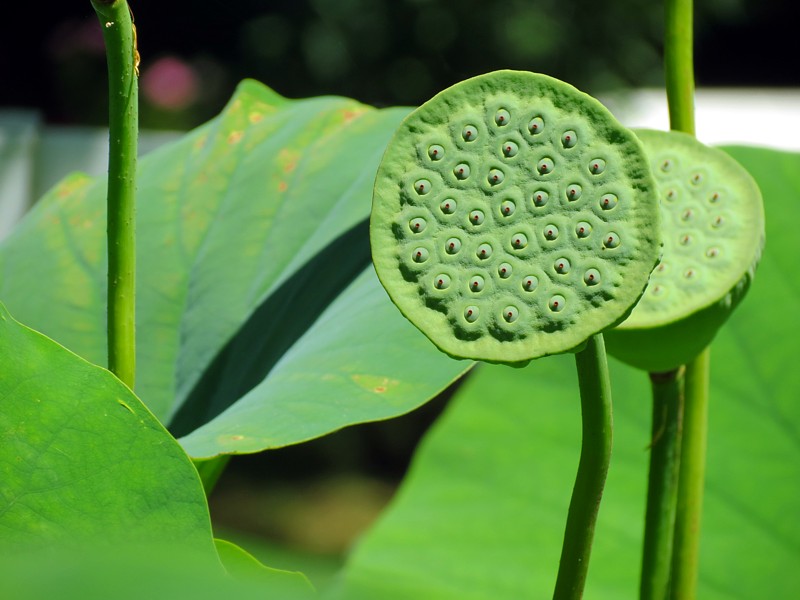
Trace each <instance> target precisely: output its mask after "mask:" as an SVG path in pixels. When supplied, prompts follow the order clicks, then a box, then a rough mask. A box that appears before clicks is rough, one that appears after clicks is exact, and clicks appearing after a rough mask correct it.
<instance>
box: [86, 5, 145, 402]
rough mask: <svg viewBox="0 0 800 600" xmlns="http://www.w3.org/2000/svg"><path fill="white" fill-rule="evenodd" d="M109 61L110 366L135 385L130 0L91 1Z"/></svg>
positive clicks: (135, 112)
mask: <svg viewBox="0 0 800 600" xmlns="http://www.w3.org/2000/svg"><path fill="white" fill-rule="evenodd" d="M92 6H93V7H94V10H95V12H96V13H97V17H98V19H99V20H100V26H101V28H102V30H103V38H104V40H105V44H106V55H107V57H108V58H107V60H108V98H109V157H108V196H107V205H108V227H107V233H108V368H109V369H110V370H111V372H112V373H114V374H115V375H116V376H117V377H118V378H119V379H120V380H121V381H122V382H123V383H125V384H126V385H127V386H128V387H129V388H131V389H133V385H134V379H135V372H136V340H135V333H136V332H135V299H136V298H135V292H136V281H135V274H136V238H135V218H136V214H135V211H136V202H135V201H136V198H135V194H136V153H137V148H136V144H137V134H138V127H139V108H138V84H137V65H136V61H137V56H138V55H137V53H136V48H135V34H134V29H133V24H132V22H131V14H130V9H129V8H128V4H127V2H125V0H108V1H106V0H92Z"/></svg>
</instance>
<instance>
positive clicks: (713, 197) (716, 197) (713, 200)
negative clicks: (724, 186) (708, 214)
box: [708, 192, 719, 204]
mask: <svg viewBox="0 0 800 600" xmlns="http://www.w3.org/2000/svg"><path fill="white" fill-rule="evenodd" d="M708 201H709V202H711V204H716V203H717V202H719V192H714V193H713V194H711V195H710V196H709V197H708Z"/></svg>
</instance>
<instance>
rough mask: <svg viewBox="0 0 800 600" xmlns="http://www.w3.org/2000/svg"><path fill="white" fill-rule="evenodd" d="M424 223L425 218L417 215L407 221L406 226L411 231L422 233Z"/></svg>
mask: <svg viewBox="0 0 800 600" xmlns="http://www.w3.org/2000/svg"><path fill="white" fill-rule="evenodd" d="M426 225H427V223H426V222H425V219H422V218H420V217H417V218H416V219H411V220H410V221H409V222H408V228H409V229H411V231H412V232H414V233H422V232H423V231H425V226H426Z"/></svg>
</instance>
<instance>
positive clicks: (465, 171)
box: [453, 163, 470, 181]
mask: <svg viewBox="0 0 800 600" xmlns="http://www.w3.org/2000/svg"><path fill="white" fill-rule="evenodd" d="M469 173H470V168H469V165H468V164H467V163H458V164H457V165H456V166H455V167H453V175H455V176H456V179H461V180H462V181H463V180H464V179H466V178H467V177H469Z"/></svg>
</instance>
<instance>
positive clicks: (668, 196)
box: [665, 190, 678, 202]
mask: <svg viewBox="0 0 800 600" xmlns="http://www.w3.org/2000/svg"><path fill="white" fill-rule="evenodd" d="M665 197H666V199H667V200H668V201H669V202H672V201H673V200H675V198H677V197H678V192H676V191H675V190H667V193H666V194H665Z"/></svg>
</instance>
